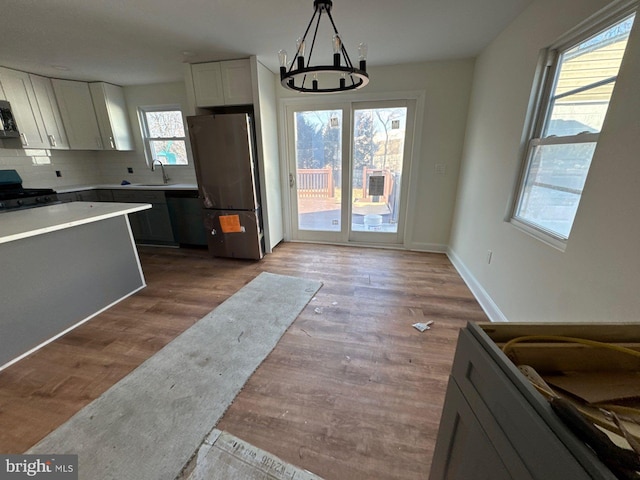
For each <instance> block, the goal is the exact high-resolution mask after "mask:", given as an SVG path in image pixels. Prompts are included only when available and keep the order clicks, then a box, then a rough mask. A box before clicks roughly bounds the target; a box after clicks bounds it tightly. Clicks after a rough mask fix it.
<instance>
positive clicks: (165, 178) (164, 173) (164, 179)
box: [151, 160, 171, 184]
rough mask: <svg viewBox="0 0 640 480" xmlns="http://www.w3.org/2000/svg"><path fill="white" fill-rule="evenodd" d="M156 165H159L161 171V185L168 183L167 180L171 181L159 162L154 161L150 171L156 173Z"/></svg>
mask: <svg viewBox="0 0 640 480" xmlns="http://www.w3.org/2000/svg"><path fill="white" fill-rule="evenodd" d="M156 165H160V169H161V170H162V183H165V184H166V183H169V180H171V179H170V178H169V176H168V175H167V174H166V172H165V171H164V165H163V163H162V162H161V161H160V160H154V161H153V162H152V163H151V171H152V172H155V171H156Z"/></svg>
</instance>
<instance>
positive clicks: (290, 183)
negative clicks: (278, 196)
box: [289, 173, 296, 188]
mask: <svg viewBox="0 0 640 480" xmlns="http://www.w3.org/2000/svg"><path fill="white" fill-rule="evenodd" d="M295 184H296V182H295V181H294V180H293V173H290V174H289V186H290V187H291V188H293V187H294V186H295Z"/></svg>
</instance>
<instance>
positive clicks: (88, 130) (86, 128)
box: [18, 79, 103, 150]
mask: <svg viewBox="0 0 640 480" xmlns="http://www.w3.org/2000/svg"><path fill="white" fill-rule="evenodd" d="M51 82H52V84H53V90H54V92H55V95H56V99H57V101H58V106H59V107H60V114H61V115H62V122H63V124H64V128H65V131H66V132H67V138H68V140H69V146H70V147H71V148H72V149H73V150H102V149H103V146H102V139H101V136H100V129H99V128H98V120H97V118H96V113H95V109H94V106H93V100H92V98H91V92H90V91H89V84H88V83H87V82H78V81H75V80H58V79H52V80H51ZM18 126H19V125H18Z"/></svg>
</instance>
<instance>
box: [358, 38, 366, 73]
mask: <svg viewBox="0 0 640 480" xmlns="http://www.w3.org/2000/svg"><path fill="white" fill-rule="evenodd" d="M368 53H369V46H368V45H367V44H366V43H361V44H360V45H358V60H360V70H364V71H366V70H367V54H368Z"/></svg>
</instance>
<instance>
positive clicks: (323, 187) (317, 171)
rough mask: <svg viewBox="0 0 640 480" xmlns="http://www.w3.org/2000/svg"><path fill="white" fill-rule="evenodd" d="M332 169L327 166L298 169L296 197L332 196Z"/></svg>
mask: <svg viewBox="0 0 640 480" xmlns="http://www.w3.org/2000/svg"><path fill="white" fill-rule="evenodd" d="M333 195H334V187H333V170H332V169H331V168H330V167H327V168H304V169H298V197H299V198H303V197H333Z"/></svg>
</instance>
